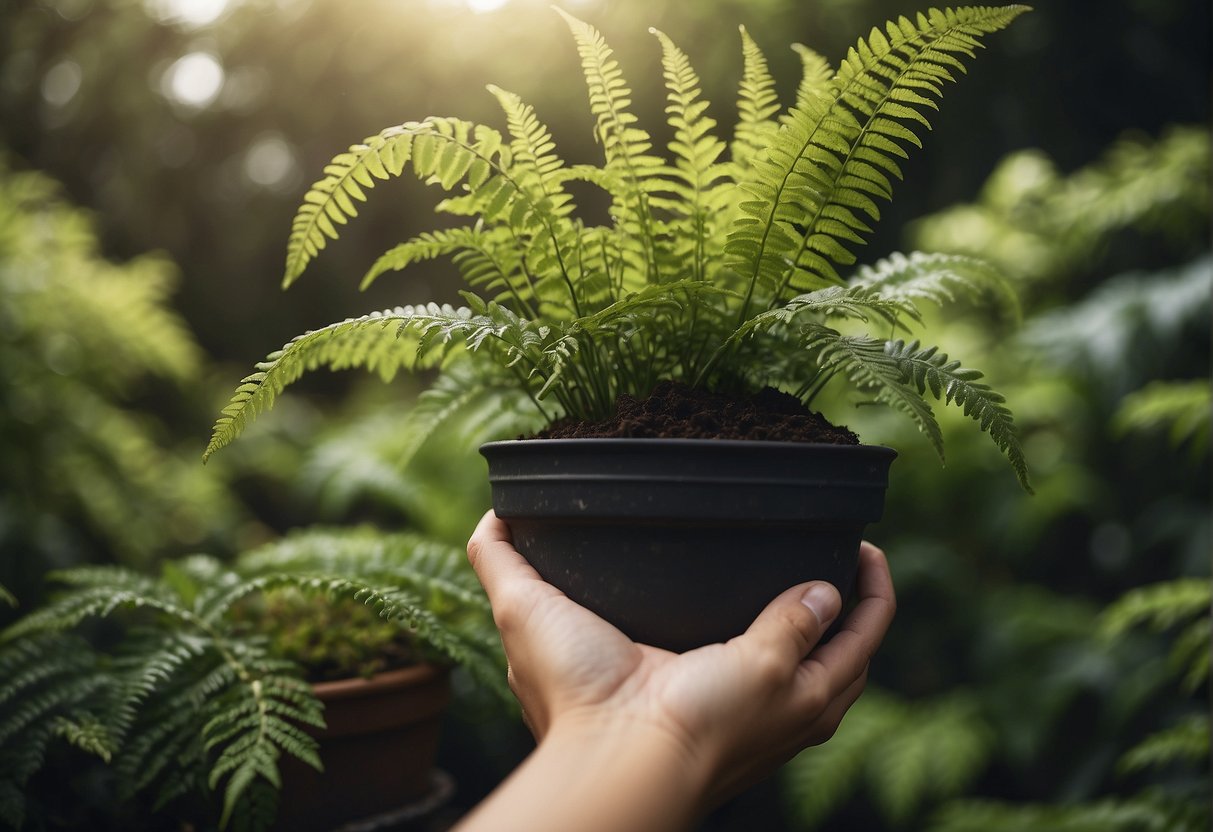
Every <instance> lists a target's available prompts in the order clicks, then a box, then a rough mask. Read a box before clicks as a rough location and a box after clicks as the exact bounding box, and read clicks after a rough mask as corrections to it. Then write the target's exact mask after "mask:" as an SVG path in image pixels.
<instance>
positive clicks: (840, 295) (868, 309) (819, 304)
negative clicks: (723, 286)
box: [730, 286, 920, 340]
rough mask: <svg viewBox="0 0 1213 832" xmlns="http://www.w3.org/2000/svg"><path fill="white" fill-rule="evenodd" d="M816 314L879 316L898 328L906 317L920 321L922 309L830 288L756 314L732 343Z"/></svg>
mask: <svg viewBox="0 0 1213 832" xmlns="http://www.w3.org/2000/svg"><path fill="white" fill-rule="evenodd" d="M813 314H816V315H819V316H822V317H834V318H853V319H855V320H859V321H869V320H871V318H872V316H875V317H877V318H879V319H881V320H882V321H885V322H887V323H888V324H890V325H892V326H897V325H898V324H899V323H900V321H901V319H902V317H903V316H904V317H908V318H912V319H914V320H920V315H919V313H918V309H917V308H916V307H915V306H914V303H913V301H912V300H911V299H910V298H898V297H895V296H894V297H888V296H886V295H885V294H883V293H878V292H876V291H874V290H872V289H870V288H868V287H866V286H851V287H844V286H827V287H826V288H824V289H818V290H817V291H815V292H806V293H805V294H803V295H797V296H796V297H794V298H792V299H791V300H789V301H788V302H787V303H785V304H784V305H783V306H778V307H776V308H774V309H768V310H767V311H765V312H761V313H759V314H757V315H755V316H754V317H752V318H750V319H749V320H747V321H746V322H745V323H744V324H742V325H741V326H740V327H738V328H737V329H736V330H735V331H734V333H733V335H732V336H730V340H736V339H738V338H741V337H744V336H746V335H748V334H750V333H751V332H754V331H756V330H759V329H763V328H766V327H770V326H774V325H776V324H791V323H793V322H795V321H796V320H797V318H799V316H801V315H813Z"/></svg>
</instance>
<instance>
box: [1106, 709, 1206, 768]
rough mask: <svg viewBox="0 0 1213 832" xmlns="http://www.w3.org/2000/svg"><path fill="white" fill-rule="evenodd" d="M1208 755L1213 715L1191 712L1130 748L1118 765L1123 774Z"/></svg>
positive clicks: (1196, 762) (1201, 759)
mask: <svg viewBox="0 0 1213 832" xmlns="http://www.w3.org/2000/svg"><path fill="white" fill-rule="evenodd" d="M1208 758H1209V716H1208V714H1189V715H1188V716H1187V717H1185V718H1184V719H1182V720H1180V721H1179V722H1178V723H1177V724H1175V725H1172V726H1171V727H1170V728H1167V729H1165V730H1163V731H1159V732H1158V733H1156V734H1151V735H1150V736H1148V737H1146V738H1145V739H1144V740H1142V741H1141V742H1140V743H1138V744H1137V745H1135V746H1133V747H1132V748H1130V749H1129V750H1128V751H1126V752H1125V753H1124V754H1123V755H1122V756H1121V758H1120V760H1119V761H1118V762H1117V764H1116V766H1117V768H1118V769H1119V770H1120V772H1121V773H1122V774H1128V773H1131V772H1135V771H1141V770H1142V769H1146V768H1156V767H1159V766H1166V765H1171V764H1173V763H1177V762H1179V763H1188V764H1194V765H1200V764H1202V763H1204V762H1205V761H1206V760H1207V759H1208Z"/></svg>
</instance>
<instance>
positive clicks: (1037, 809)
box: [927, 794, 1209, 832]
mask: <svg viewBox="0 0 1213 832" xmlns="http://www.w3.org/2000/svg"><path fill="white" fill-rule="evenodd" d="M1202 804H1203V801H1202V803H1201V804H1195V805H1194V804H1193V803H1192V802H1190V801H1184V802H1182V803H1180V802H1176V801H1174V800H1167V799H1165V798H1164V797H1162V796H1157V795H1152V794H1145V795H1142V796H1139V797H1135V798H1129V799H1126V800H1120V799H1113V798H1109V799H1105V800H1098V801H1094V802H1091V803H1080V804H1071V805H1039V804H1023V803H1013V804H1008V803H997V802H995V801H986V800H965V801H957V802H955V803H952V804H950V805H948V806H947V807H946V808H945V809H944V810H943V811H942V812H940V814H939V815H938V816H937V817H936V818H934V819H933V820H932V822H931V823H930V825H929V826H927V831H928V832H973V830H974V829H980V830H982V832H1036V830H1044V829H1047V830H1049V832H1204V830H1206V829H1208V827H1209V809H1208V806H1207V805H1202Z"/></svg>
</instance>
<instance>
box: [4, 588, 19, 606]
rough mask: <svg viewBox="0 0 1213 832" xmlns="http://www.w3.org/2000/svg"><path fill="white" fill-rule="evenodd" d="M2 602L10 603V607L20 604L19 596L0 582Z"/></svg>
mask: <svg viewBox="0 0 1213 832" xmlns="http://www.w3.org/2000/svg"><path fill="white" fill-rule="evenodd" d="M0 604H8V605H9V606H10V607H16V606H19V604H18V603H17V596H16V595H13V593H11V592H9V591H8V589H7V588H6V587H5V586H4V584H0Z"/></svg>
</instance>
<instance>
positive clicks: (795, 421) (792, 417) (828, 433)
mask: <svg viewBox="0 0 1213 832" xmlns="http://www.w3.org/2000/svg"><path fill="white" fill-rule="evenodd" d="M615 408H616V413H615V415H614V416H613V417H612V418H610V419H607V420H605V421H601V422H581V421H573V420H568V419H565V420H561V421H559V422H556V423H555V424H553V425H551V426H550V427H548V428H546V429H545V430H543V431H541V432H540V433H538V434H536V435H535V436H534V437H533V438H535V439H608V438H625V437H626V438H633V439H750V440H765V441H768V442H821V443H827V444H831V445H858V444H859V438H858V437H857V436H856V435H855V434H854V433H852V432H851V431H849V430H848V429H847V428H845V427H836V426H834V425H832V424H830V423H829V422H828V421H826V419H825V417H823V416H822V415H821V414H820V413H814V412H813V411H811V410H809V409H808V408H807V407H805V406H804V405H803V404H802V403H801V401H800V400H799V399H797V398H796V397H795V396H792V395H789V394H787V393H781V392H779V391H778V390H774V389H772V388H770V387H768V388H766V389H764V390H762V391H760V392H758V393H756V394H754V395H753V396H749V397H744V398H736V397H732V396H725V395H721V394H718V393H712V392H709V391H707V390H699V389H695V388H692V387H690V386H688V385H686V384H683V383H681V382H676V381H663V382H661V383H659V384H658V385H657V387H656V389H654V390H653V392H652V394H651V395H650V396H649V397H648V398H647V399H644V400H640V399H636V398H634V397H632V396H628V395H626V394H625V395H621V396H619V398H617V399H616V400H615Z"/></svg>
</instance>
